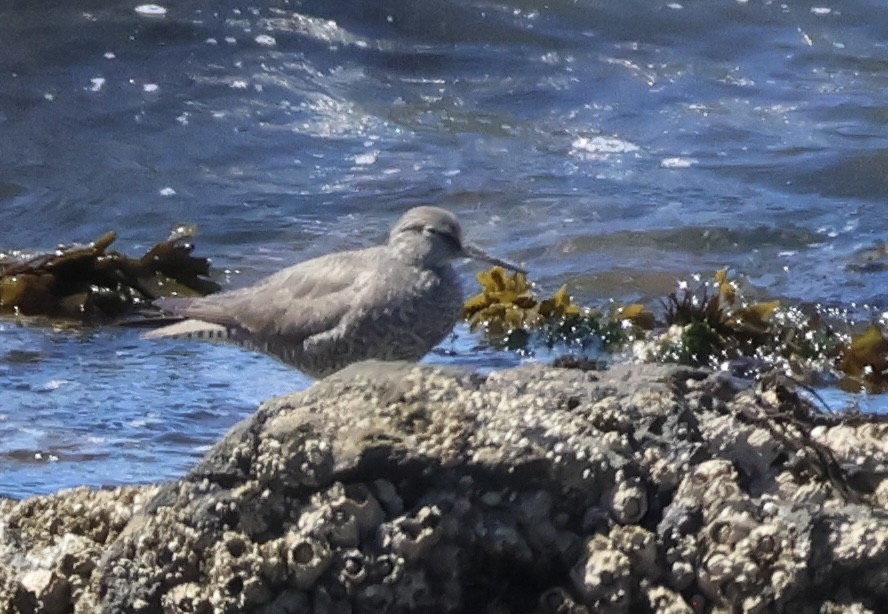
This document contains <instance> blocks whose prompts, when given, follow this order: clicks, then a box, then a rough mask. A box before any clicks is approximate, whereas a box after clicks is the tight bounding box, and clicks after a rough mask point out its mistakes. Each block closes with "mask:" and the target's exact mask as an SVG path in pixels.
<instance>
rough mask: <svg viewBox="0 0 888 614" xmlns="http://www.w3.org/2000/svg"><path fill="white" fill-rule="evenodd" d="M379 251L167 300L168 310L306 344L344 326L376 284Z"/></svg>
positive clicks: (319, 260)
mask: <svg viewBox="0 0 888 614" xmlns="http://www.w3.org/2000/svg"><path fill="white" fill-rule="evenodd" d="M375 251H376V250H374V249H368V250H361V251H359V252H340V253H336V254H330V255H328V256H322V257H320V258H316V259H314V260H311V261H308V262H304V263H300V264H297V265H294V266H292V267H290V268H287V269H284V270H282V271H279V272H278V273H275V274H273V275H271V276H269V277H267V278H265V279H264V280H262V281H260V282H258V283H257V284H255V285H253V286H250V287H248V288H244V289H241V290H234V291H231V292H225V293H223V294H217V295H213V296H207V297H202V298H197V299H175V298H173V299H162V300H160V301H158V304H159V305H160V307H161V308H162V309H164V310H165V311H169V312H171V313H175V314H177V315H182V316H185V317H188V318H193V319H197V320H203V321H205V322H212V323H214V324H220V325H222V326H226V327H231V328H243V329H246V330H248V331H249V332H251V333H253V334H256V335H282V336H286V337H290V338H293V339H300V338H301V339H305V338H307V337H310V336H312V335H315V334H318V333H323V332H326V331H328V330H331V329H333V328H335V327H336V326H338V325H340V324H341V323H342V321H343V318H344V317H345V315H346V314H347V313H348V312H349V311H350V310H352V308H353V306H354V305H355V304H356V303H360V302H361V300H362V299H361V295H362V294H363V293H365V292H366V290H367V289H368V287H369V285H370V284H371V283H372V281H373V279H372V278H373V275H374V273H373V270H374V268H373V267H369V268H368V266H367V265H368V262H367V260H368V259H375V258H376V257H377V256H378V254H376V253H375Z"/></svg>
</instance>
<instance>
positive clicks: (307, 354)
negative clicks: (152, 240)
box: [145, 207, 524, 378]
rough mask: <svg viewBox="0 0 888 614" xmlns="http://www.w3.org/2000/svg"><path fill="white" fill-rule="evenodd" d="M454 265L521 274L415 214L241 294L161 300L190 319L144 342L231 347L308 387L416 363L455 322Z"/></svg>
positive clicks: (442, 216) (451, 219)
mask: <svg viewBox="0 0 888 614" xmlns="http://www.w3.org/2000/svg"><path fill="white" fill-rule="evenodd" d="M460 258H473V259H475V260H481V261H484V262H488V263H490V264H495V265H499V266H502V267H505V268H508V269H512V270H516V271H522V272H524V270H523V269H521V268H520V267H518V266H516V265H514V264H512V263H509V262H506V261H504V260H500V259H498V258H495V257H494V256H491V255H489V254H487V253H486V252H484V251H483V250H482V249H481V248H479V247H476V246H474V245H471V244H469V243H464V242H463V236H462V230H461V229H460V225H459V221H458V220H457V218H456V216H455V215H454V214H453V213H451V212H450V211H446V210H444V209H439V208H437V207H415V208H413V209H410V210H409V211H407V212H406V213H405V214H404V215H403V216H402V217H401V219H399V220H398V222H397V223H396V224H395V226H394V227H393V228H392V230H391V232H390V233H389V238H388V242H387V243H386V244H385V245H380V246H377V247H370V248H367V249H361V250H354V251H346V252H338V253H333V254H328V255H326V256H321V257H319V258H314V259H312V260H307V261H305V262H300V263H299V264H296V265H293V266H291V267H289V268H286V269H284V270H282V271H279V272H277V273H275V274H273V275H270V276H269V277H266V278H265V279H263V280H261V281H259V282H257V283H256V284H254V285H252V286H249V287H247V288H243V289H239V290H232V291H229V292H224V293H221V294H216V295H211V296H205V297H199V298H165V299H160V300H159V301H158V302H157V304H158V305H159V306H160V307H161V308H162V309H163V310H164V311H167V312H170V313H172V314H174V315H177V316H182V317H185V318H189V319H187V320H185V321H183V322H177V323H175V324H171V325H168V326H164V327H162V328H159V329H157V330H154V331H151V332H150V333H147V334H146V335H145V337H146V338H150V339H158V338H187V339H208V340H224V341H231V342H234V343H236V344H238V345H241V346H243V347H246V348H249V349H253V350H259V351H262V352H267V353H269V354H272V355H273V356H276V357H277V358H279V359H280V360H282V361H283V362H285V363H288V364H291V365H293V366H295V367H297V368H298V369H299V370H301V371H303V372H304V373H306V374H308V375H310V376H312V377H315V378H321V377H324V376H325V375H328V374H330V373H333V372H335V371H338V370H339V369H342V368H343V367H345V366H347V365H349V364H351V363H353V362H358V361H361V360H367V359H378V360H419V359H420V358H422V357H423V356H424V355H425V354H426V353H427V352H428V351H429V350H431V349H432V348H433V347H434V346H435V345H437V344H438V343H440V342H441V340H442V339H444V337H445V336H446V335H447V334H448V333H449V332H450V330H451V329H452V328H453V325H454V324H455V323H456V321H457V319H458V318H459V315H460V311H461V309H462V305H463V291H462V286H461V284H460V281H459V276H458V275H457V273H456V271H454V270H453V267H452V266H451V263H452V262H453V261H454V260H458V259H460Z"/></svg>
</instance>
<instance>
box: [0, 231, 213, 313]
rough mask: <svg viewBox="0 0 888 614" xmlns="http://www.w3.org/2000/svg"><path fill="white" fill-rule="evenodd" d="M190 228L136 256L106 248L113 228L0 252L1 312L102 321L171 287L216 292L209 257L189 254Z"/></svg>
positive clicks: (185, 291)
mask: <svg viewBox="0 0 888 614" xmlns="http://www.w3.org/2000/svg"><path fill="white" fill-rule="evenodd" d="M190 234H191V231H190V230H188V229H186V230H184V231H179V232H177V233H175V234H174V235H173V236H171V237H170V238H169V239H168V240H166V241H162V242H160V243H158V244H157V245H155V246H154V247H152V248H151V249H150V250H149V251H148V252H147V253H146V254H145V255H144V256H142V257H141V258H138V259H134V258H130V257H128V256H125V255H123V254H120V253H118V252H115V251H109V250H108V248H109V247H110V245H111V244H112V243H113V242H114V240H115V239H116V238H117V235H116V233H114V232H108V233H106V234H104V235H102V236H101V237H100V238H99V239H97V240H96V241H94V242H92V243H89V244H87V245H73V246H68V247H60V248H59V249H58V250H56V251H55V252H53V253H51V254H43V255H40V256H36V257H32V258H28V259H25V260H22V259H19V258H12V257H8V256H7V257H3V258H0V314H4V315H22V316H45V317H49V318H54V319H64V320H73V321H79V322H101V321H107V320H109V319H111V318H116V317H119V316H122V315H124V314H126V313H127V312H129V311H130V310H132V309H133V308H134V307H137V306H139V305H142V304H145V303H147V302H150V301H151V300H153V299H155V298H157V297H159V296H166V295H169V294H172V293H174V292H175V293H177V294H180V295H185V296H190V295H196V294H208V293H211V292H216V291H218V290H219V285H218V284H216V283H215V282H213V281H211V280H210V279H208V278H207V275H208V274H209V261H208V260H207V259H205V258H197V257H194V256H192V255H191V252H192V250H193V246H192V245H191V244H189V243H187V242H186V239H187V238H188V237H189V236H190Z"/></svg>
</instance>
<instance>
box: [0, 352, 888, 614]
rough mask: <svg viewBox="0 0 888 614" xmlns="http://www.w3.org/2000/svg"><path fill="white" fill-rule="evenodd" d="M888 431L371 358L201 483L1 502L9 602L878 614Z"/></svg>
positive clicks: (672, 388) (232, 449)
mask: <svg viewBox="0 0 888 614" xmlns="http://www.w3.org/2000/svg"><path fill="white" fill-rule="evenodd" d="M882 432H883V427H878V428H877V427H875V426H873V425H872V424H866V423H865V422H864V421H861V420H859V419H858V420H856V421H844V422H842V421H841V420H840V419H835V420H833V419H829V418H828V417H824V416H819V415H817V414H816V412H815V411H814V408H813V407H812V406H811V405H810V404H808V403H807V402H806V401H805V400H804V398H803V397H800V396H798V395H794V393H793V391H792V390H790V389H787V388H785V387H783V388H767V389H766V388H759V389H756V388H746V389H741V388H734V387H732V386H726V385H725V382H724V380H723V379H722V378H721V376H719V375H716V374H711V373H708V372H705V371H695V370H689V369H683V368H678V367H668V366H631V367H628V366H627V367H620V368H614V369H612V370H610V371H603V372H596V371H582V370H577V369H570V370H563V369H553V368H546V367H541V366H528V367H522V368H519V369H512V370H508V371H502V372H496V373H492V374H490V375H487V376H483V377H481V376H477V375H471V374H465V373H461V372H455V371H449V370H443V369H438V368H432V367H424V366H416V365H405V364H378V363H365V364H361V365H355V366H353V367H350V368H349V369H347V370H345V371H343V372H341V373H339V374H337V375H335V376H332V377H330V378H327V379H326V380H323V381H321V382H318V383H317V384H315V385H314V386H313V387H311V388H310V389H308V390H306V391H304V392H301V393H298V394H293V395H290V396H285V397H279V398H276V399H273V400H271V401H268V402H267V403H265V404H264V405H263V406H262V407H261V408H260V409H259V410H258V411H257V412H256V414H255V415H254V416H253V417H252V418H250V419H249V420H247V421H245V422H244V423H241V424H240V425H237V426H236V427H235V428H233V429H232V430H231V432H230V433H229V434H228V436H227V437H226V438H225V439H224V440H223V441H221V442H220V443H219V444H218V445H217V446H216V447H215V448H214V449H213V450H212V451H211V452H210V453H208V455H207V456H206V457H205V458H204V459H203V460H202V461H201V462H200V463H198V465H197V466H196V467H195V468H194V469H193V470H192V471H191V472H190V473H189V474H188V475H186V476H185V477H183V478H182V479H181V480H179V481H177V482H174V483H169V484H165V485H163V486H159V487H158V486H153V487H143V488H129V489H117V490H113V491H90V490H88V489H76V490H73V491H68V492H63V493H59V494H58V495H54V496H52V497H37V498H34V499H29V500H26V501H22V502H12V501H0V538H2V540H0V609H4V608H5V609H12V610H16V611H51V610H52V609H53V608H55V609H56V611H70V610H72V609H73V610H74V611H75V612H94V611H131V612H178V611H191V612H305V611H316V612H339V611H342V612H385V611H417V612H471V611H502V612H506V611H517V612H522V611H538V612H575V613H577V614H580V613H583V612H634V611H656V612H670V613H672V612H675V613H679V612H689V611H701V610H709V611H744V612H745V611H749V612H770V611H787V612H789V611H800V612H839V611H849V612H851V611H854V612H857V611H860V612H864V611H877V610H878V609H879V606H880V604H882V603H885V602H886V599H888V577H886V573H885V571H884V570H885V569H888V519H886V518H885V517H884V514H881V513H880V512H879V509H880V508H881V507H882V506H883V502H884V501H885V500H886V499H888V495H886V493H888V486H886V485H885V484H886V482H885V479H884V477H883V474H882V473H880V472H881V471H882V468H883V467H884V466H885V463H886V462H888V450H886V449H885V447H884V444H883V443H882V441H883V440H880V435H881V433H882ZM852 463H853V464H855V466H856V467H857V469H856V470H855V471H856V473H852V472H850V470H848V469H847V468H848V467H850V466H851V465H852ZM861 474H863V477H865V478H867V479H862V478H861ZM836 586H840V587H842V590H841V591H838V592H837V591H836V590H834V588H833V587H836Z"/></svg>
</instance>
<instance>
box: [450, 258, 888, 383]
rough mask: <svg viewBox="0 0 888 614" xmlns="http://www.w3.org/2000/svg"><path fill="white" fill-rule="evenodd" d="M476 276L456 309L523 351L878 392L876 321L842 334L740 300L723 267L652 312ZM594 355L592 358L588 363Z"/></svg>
mask: <svg viewBox="0 0 888 614" xmlns="http://www.w3.org/2000/svg"><path fill="white" fill-rule="evenodd" d="M477 278H478V281H479V283H480V284H481V292H480V293H479V294H477V295H475V296H473V297H471V298H470V299H469V300H468V301H466V304H465V310H464V314H463V315H464V317H465V319H466V320H467V321H468V322H469V325H470V327H471V329H472V330H475V331H481V332H483V334H484V335H485V337H486V339H487V341H488V342H489V343H491V345H493V346H494V347H499V348H504V349H510V350H515V351H519V352H521V353H524V354H530V353H533V351H534V347H536V346H546V347H548V348H550V349H551V348H552V347H554V346H555V345H563V346H567V347H568V348H581V349H586V348H590V347H596V348H599V349H601V350H604V351H607V352H610V353H612V354H614V353H617V352H620V351H626V350H629V349H631V352H632V354H633V355H634V357H635V358H636V359H641V360H645V361H654V362H676V363H680V364H685V365H689V366H694V367H700V366H705V367H709V368H713V369H728V370H730V371H732V372H735V373H737V374H742V376H743V377H759V378H761V377H765V376H767V375H768V374H772V373H781V374H784V375H789V376H791V377H793V378H794V379H796V380H797V381H798V382H801V383H806V382H807V383H815V384H822V383H833V382H836V381H837V383H838V385H839V386H840V387H841V388H842V389H844V390H847V391H852V392H860V391H867V392H870V393H882V392H888V337H886V335H885V332H884V330H883V329H882V328H880V327H879V326H876V325H872V326H870V327H869V328H868V329H867V330H866V331H864V332H863V333H861V334H857V335H852V334H851V330H852V329H853V326H852V324H851V323H850V322H848V321H846V320H842V319H840V318H837V317H835V316H834V315H833V317H825V316H824V314H823V313H821V312H820V311H819V309H814V310H812V309H811V308H810V306H805V305H783V304H782V303H781V301H778V300H767V301H761V302H755V301H749V300H746V299H745V298H744V297H743V295H742V293H741V292H740V290H739V284H738V283H737V282H736V281H734V280H733V279H732V278H731V277H730V276H729V274H728V271H727V270H725V269H722V270H719V271H717V272H716V273H715V275H714V276H713V278H712V279H711V280H710V281H708V282H704V283H702V284H700V285H699V287H697V288H690V287H689V285H688V284H686V283H681V284H679V286H678V288H677V289H676V290H674V291H673V292H672V293H670V294H669V295H667V296H666V297H664V298H663V299H661V300H660V301H659V304H660V307H661V309H660V311H659V315H658V314H657V313H655V312H654V311H651V310H650V309H648V308H647V307H645V306H644V305H641V304H630V305H626V306H614V307H612V308H611V309H610V310H609V312H608V313H604V312H602V311H600V310H596V309H592V308H589V307H583V306H580V305H577V304H576V303H574V301H573V299H572V298H571V297H570V295H569V294H568V292H567V288H566V287H565V286H562V287H561V288H559V289H558V290H557V291H556V292H555V293H554V294H553V295H552V296H551V297H550V298H546V299H540V298H538V297H537V296H536V294H535V292H534V286H533V284H532V283H530V282H529V281H528V279H527V277H526V276H525V275H523V274H521V273H516V274H512V275H509V274H507V273H506V272H505V271H504V270H502V269H499V268H498V267H494V268H493V269H491V270H490V271H487V272H483V273H479V274H478V276H477ZM633 342H640V343H633ZM630 344H631V346H630ZM583 360H584V359H582V358H578V359H574V358H569V359H566V360H564V361H562V362H563V363H564V364H571V365H573V364H580V363H582V361H583ZM577 361H579V362H577ZM601 362H602V360H601V358H600V357H599V358H597V359H596V361H595V364H600V363H601ZM559 364H560V363H559Z"/></svg>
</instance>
